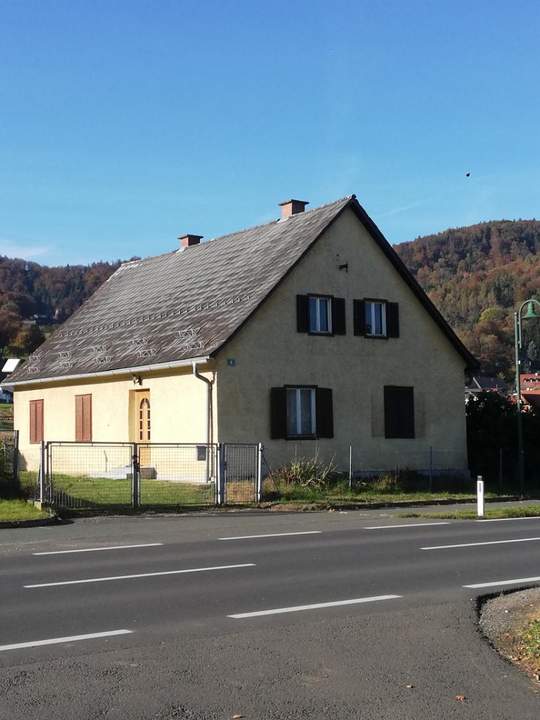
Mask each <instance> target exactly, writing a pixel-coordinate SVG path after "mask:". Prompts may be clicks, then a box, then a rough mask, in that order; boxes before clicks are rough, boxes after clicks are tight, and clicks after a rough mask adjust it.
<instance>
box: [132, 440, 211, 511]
mask: <svg viewBox="0 0 540 720" xmlns="http://www.w3.org/2000/svg"><path fill="white" fill-rule="evenodd" d="M137 454H138V464H139V498H138V499H139V505H140V506H141V507H161V506H165V507H167V506H169V507H170V506H178V507H181V506H185V505H214V504H215V503H216V502H217V485H216V480H217V466H218V458H217V446H216V445H214V444H211V445H197V444H182V445H178V444H172V443H171V444H156V443H148V444H138V445H137Z"/></svg>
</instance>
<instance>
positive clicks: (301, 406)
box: [287, 387, 316, 437]
mask: <svg viewBox="0 0 540 720" xmlns="http://www.w3.org/2000/svg"><path fill="white" fill-rule="evenodd" d="M315 402H316V400H315V388H310V387H289V388H287V437H294V436H302V437H306V436H308V435H312V436H314V435H315V429H316V424H315V418H316V409H315Z"/></svg>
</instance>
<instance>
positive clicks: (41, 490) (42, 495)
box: [39, 440, 45, 503]
mask: <svg viewBox="0 0 540 720" xmlns="http://www.w3.org/2000/svg"><path fill="white" fill-rule="evenodd" d="M39 502H40V503H44V502H45V442H44V441H43V440H42V441H41V447H40V449H39Z"/></svg>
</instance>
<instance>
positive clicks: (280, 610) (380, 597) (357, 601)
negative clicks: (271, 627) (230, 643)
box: [227, 595, 402, 620]
mask: <svg viewBox="0 0 540 720" xmlns="http://www.w3.org/2000/svg"><path fill="white" fill-rule="evenodd" d="M400 597H402V596H401V595H375V596H373V597H365V598H354V599H353V600H336V601H335V602H325V603H313V604H312V605H294V606H292V607H282V608H274V609H273V610H257V611H256V612H245V613H236V614H234V615H227V617H230V618H234V619H235V620H242V619H243V618H251V617H260V616H261V615H281V614H282V613H291V612H300V611H301V610H318V609H319V608H329V607H338V606H339V605H360V604H361V603H370V602H378V601H379V600H395V599H397V598H400Z"/></svg>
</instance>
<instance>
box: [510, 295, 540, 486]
mask: <svg viewBox="0 0 540 720" xmlns="http://www.w3.org/2000/svg"><path fill="white" fill-rule="evenodd" d="M535 306H536V307H538V309H540V301H538V300H535V299H534V298H531V299H529V300H525V301H524V302H522V303H521V305H520V306H519V309H518V311H517V312H515V313H514V339H515V351H516V410H517V428H518V479H519V494H520V496H521V497H523V494H524V488H525V449H524V446H523V422H522V417H521V404H522V403H521V378H520V375H521V373H520V369H521V350H522V348H523V338H522V332H521V322H522V320H534V319H538V318H540V315H538V313H537V312H536V310H535ZM525 307H526V308H527V312H526V313H525V315H524V316H523V317H522V313H523V309H524V308H525Z"/></svg>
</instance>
